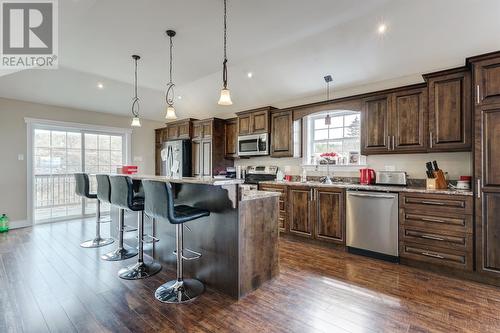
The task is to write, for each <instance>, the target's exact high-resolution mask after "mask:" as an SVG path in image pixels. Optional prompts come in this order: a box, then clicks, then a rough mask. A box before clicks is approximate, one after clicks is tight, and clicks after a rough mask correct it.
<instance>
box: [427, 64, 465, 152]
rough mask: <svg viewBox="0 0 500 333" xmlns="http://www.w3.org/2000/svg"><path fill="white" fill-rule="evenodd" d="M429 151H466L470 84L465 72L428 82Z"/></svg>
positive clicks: (435, 78)
mask: <svg viewBox="0 0 500 333" xmlns="http://www.w3.org/2000/svg"><path fill="white" fill-rule="evenodd" d="M428 84H429V140H430V142H429V151H450V150H470V149H471V137H472V134H471V131H472V126H471V123H472V119H471V116H472V106H471V89H470V87H471V82H470V72H469V71H468V70H466V71H462V72H459V73H452V74H448V75H443V76H440V77H434V78H431V79H429V81H428Z"/></svg>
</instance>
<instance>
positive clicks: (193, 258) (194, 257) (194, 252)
mask: <svg viewBox="0 0 500 333" xmlns="http://www.w3.org/2000/svg"><path fill="white" fill-rule="evenodd" d="M184 251H186V252H189V253H192V254H194V256H191V257H187V256H184V254H183V255H182V256H181V257H182V259H184V260H187V261H189V260H196V259H199V258H200V257H201V253H200V252H196V251H193V250H190V249H183V252H184ZM172 253H173V254H174V256H177V251H175V250H174V251H173V252H172Z"/></svg>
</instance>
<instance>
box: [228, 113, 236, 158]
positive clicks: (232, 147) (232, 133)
mask: <svg viewBox="0 0 500 333" xmlns="http://www.w3.org/2000/svg"><path fill="white" fill-rule="evenodd" d="M225 128H226V136H225V155H226V157H235V156H236V153H237V151H236V145H237V139H238V123H237V121H236V120H228V121H226V124H225Z"/></svg>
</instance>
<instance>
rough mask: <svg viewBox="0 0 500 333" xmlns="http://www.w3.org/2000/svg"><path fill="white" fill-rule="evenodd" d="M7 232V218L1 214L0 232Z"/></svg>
mask: <svg viewBox="0 0 500 333" xmlns="http://www.w3.org/2000/svg"><path fill="white" fill-rule="evenodd" d="M7 231H9V218H8V217H7V215H5V214H2V216H1V217H0V232H7Z"/></svg>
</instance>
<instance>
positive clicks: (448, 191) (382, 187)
mask: <svg viewBox="0 0 500 333" xmlns="http://www.w3.org/2000/svg"><path fill="white" fill-rule="evenodd" d="M259 184H269V185H288V186H312V187H336V188H345V189H348V190H362V191H381V192H413V193H428V194H448V195H466V196H472V195H473V193H472V191H470V190H469V191H464V190H452V189H445V190H428V189H426V188H425V187H411V186H410V187H408V186H385V185H361V184H352V183H343V182H338V183H333V184H331V185H327V184H322V183H320V182H314V181H308V182H305V183H302V182H297V181H295V182H294V181H290V182H288V181H263V182H260V183H259Z"/></svg>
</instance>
